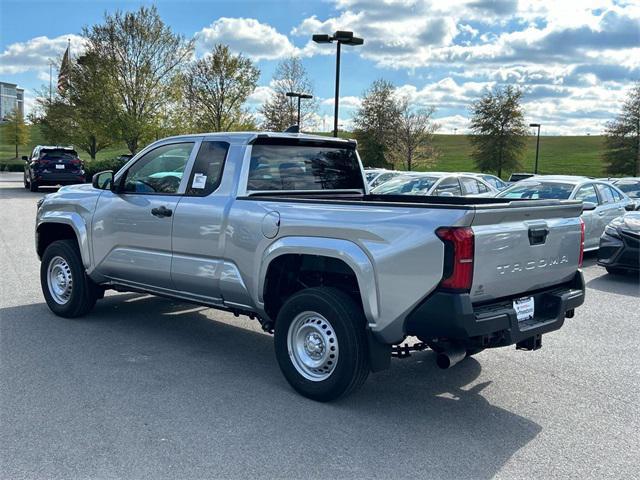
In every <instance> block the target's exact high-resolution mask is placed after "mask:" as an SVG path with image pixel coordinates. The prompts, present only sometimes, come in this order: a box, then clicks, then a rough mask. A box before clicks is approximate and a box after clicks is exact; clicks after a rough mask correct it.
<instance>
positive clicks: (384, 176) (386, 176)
mask: <svg viewBox="0 0 640 480" xmlns="http://www.w3.org/2000/svg"><path fill="white" fill-rule="evenodd" d="M402 173H403V172H398V171H395V170H387V171H385V172H382V173H381V174H380V175H378V176H377V177H376V178H374V179H373V180H372V181H370V182H369V188H370V189H372V188H376V187H378V186H380V185H382V184H383V183H385V182H388V181H389V180H392V179H394V178H396V177H397V176H398V175H402Z"/></svg>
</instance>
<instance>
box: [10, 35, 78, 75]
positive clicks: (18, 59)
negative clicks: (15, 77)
mask: <svg viewBox="0 0 640 480" xmlns="http://www.w3.org/2000/svg"><path fill="white" fill-rule="evenodd" d="M68 40H71V53H72V55H73V56H77V55H78V54H79V53H80V52H81V51H82V50H84V41H83V39H82V37H80V36H79V35H75V34H72V33H70V34H67V35H60V36H59V37H56V38H49V37H35V38H32V39H30V40H27V41H26V42H18V43H12V44H11V45H9V46H8V47H7V48H6V49H5V51H4V52H2V53H1V54H0V73H2V74H16V73H22V72H27V71H30V70H42V69H43V67H48V66H49V62H50V61H53V62H55V63H58V62H59V61H60V58H61V57H62V54H63V53H64V51H65V49H66V48H67V42H68Z"/></svg>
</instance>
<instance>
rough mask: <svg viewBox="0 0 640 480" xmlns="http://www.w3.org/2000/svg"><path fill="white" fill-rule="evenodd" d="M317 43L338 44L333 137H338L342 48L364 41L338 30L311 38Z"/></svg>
mask: <svg viewBox="0 0 640 480" xmlns="http://www.w3.org/2000/svg"><path fill="white" fill-rule="evenodd" d="M311 38H312V39H313V41H314V42H316V43H333V42H336V43H337V49H336V94H335V99H334V105H333V136H334V137H337V136H338V109H339V105H338V104H339V101H340V47H341V45H342V44H345V45H354V46H355V45H362V44H363V43H364V40H363V39H362V38H359V37H354V36H353V32H345V31H341V30H338V31H337V32H335V33H334V34H333V35H326V34H315V35H313V36H312V37H311Z"/></svg>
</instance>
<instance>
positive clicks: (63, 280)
mask: <svg viewBox="0 0 640 480" xmlns="http://www.w3.org/2000/svg"><path fill="white" fill-rule="evenodd" d="M40 284H41V286H42V293H43V294H44V298H45V300H46V301H47V305H48V306H49V308H50V309H51V311H52V312H53V313H55V314H56V315H59V316H61V317H67V318H73V317H79V316H81V315H84V314H86V313H88V312H89V311H90V310H91V309H92V308H93V306H94V305H95V304H96V300H97V299H98V287H97V286H96V285H95V284H94V283H93V282H92V281H91V279H90V278H89V277H88V276H87V274H86V273H85V271H84V265H83V264H82V257H81V256H80V252H79V251H78V246H77V244H76V243H75V242H74V241H73V240H58V241H56V242H53V243H52V244H51V245H49V246H48V247H47V249H46V250H45V251H44V255H43V256H42V263H41V264H40Z"/></svg>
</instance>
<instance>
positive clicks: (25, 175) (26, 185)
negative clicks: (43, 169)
mask: <svg viewBox="0 0 640 480" xmlns="http://www.w3.org/2000/svg"><path fill="white" fill-rule="evenodd" d="M22 183H23V184H24V188H27V189H28V188H29V182H28V181H27V174H26V172H25V174H24V175H23V176H22Z"/></svg>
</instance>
